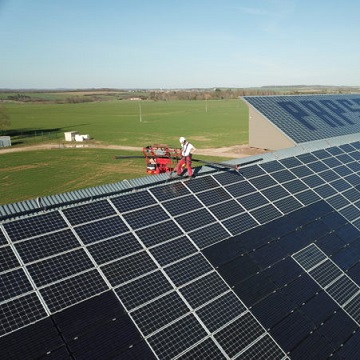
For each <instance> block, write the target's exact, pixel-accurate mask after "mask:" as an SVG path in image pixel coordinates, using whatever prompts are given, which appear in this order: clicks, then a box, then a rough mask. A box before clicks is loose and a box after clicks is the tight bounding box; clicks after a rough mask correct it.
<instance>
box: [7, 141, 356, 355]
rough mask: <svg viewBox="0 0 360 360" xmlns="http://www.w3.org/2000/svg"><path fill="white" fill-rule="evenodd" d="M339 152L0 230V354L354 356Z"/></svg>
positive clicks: (352, 222)
mask: <svg viewBox="0 0 360 360" xmlns="http://www.w3.org/2000/svg"><path fill="white" fill-rule="evenodd" d="M347 145H348V146H330V147H327V148H324V149H321V150H315V151H312V152H311V151H310V152H303V153H302V154H297V155H293V156H289V157H285V158H281V159H275V158H271V160H270V161H263V162H259V163H258V164H254V165H251V166H247V167H244V168H243V169H241V170H240V173H237V172H233V171H219V172H212V173H207V174H205V175H203V176H199V177H197V178H195V179H192V180H190V181H184V182H182V181H180V182H178V181H176V182H170V183H167V184H162V185H158V186H153V187H150V188H148V189H143V190H139V191H136V192H133V193H127V194H123V195H121V194H119V195H116V196H114V195H112V196H109V197H108V198H104V199H100V200H97V201H91V202H88V203H86V204H79V205H73V206H67V207H64V208H58V209H54V210H52V211H48V212H47V211H40V212H39V213H36V214H33V215H29V216H27V217H22V218H18V219H13V220H7V221H3V222H2V223H0V357H2V356H4V354H6V356H7V355H8V353H9V352H10V353H12V354H19V352H20V353H21V348H22V349H24V350H23V351H29V353H31V354H32V356H33V357H34V358H40V357H41V356H45V354H47V353H52V354H54V356H55V355H56V354H61V356H62V357H63V358H66V356H67V357H68V358H77V357H83V358H91V357H95V358H96V357H97V358H111V357H119V358H122V357H123V358H127V357H129V358H131V357H132V358H159V359H167V358H180V359H181V358H183V359H186V358H188V359H192V358H194V357H196V356H198V357H200V358H202V357H205V358H206V357H209V358H244V359H247V358H264V359H286V358H287V357H289V358H292V359H303V358H304V357H303V356H304V354H307V353H312V354H316V356H317V358H327V357H329V356H331V355H332V354H334V355H338V356H339V357H341V356H343V355H344V354H348V353H349V352H350V348H349V347H350V346H353V345H352V344H353V340H352V339H353V338H355V336H357V335H356V334H357V332H354V331H355V330H356V329H358V326H359V321H360V320H359V316H358V311H357V309H358V304H359V301H360V300H359V294H360V290H359V289H360V277H359V276H358V271H359V268H360V256H359V254H360V246H359V245H358V244H359V240H360V188H359V184H360V173H359V171H360V169H359V167H358V166H356V164H358V161H359V156H360V146H359V144H358V142H354V143H350V144H347ZM344 155H346V157H345V156H344ZM343 290H344V291H343ZM49 318H51V320H52V321H50V322H48V321H47V320H49ZM337 328H341V329H342V332H343V334H342V335H341V337H340V338H341V341H338V342H334V339H333V338H332V335H331V334H332V331H333V330H335V329H337ZM32 329H33V331H31V330H32ZM43 333H46V334H44V335H43V336H42V335H41V334H43ZM45 335H46V336H45ZM345 335H346V336H345ZM42 339H46V340H42ZM319 339H321V341H320V340H319ZM13 340H14V341H15V340H16V344H17V346H14V345H12V344H14V342H13ZM320 345H321V346H320ZM309 346H312V347H313V348H312V349H311V348H308V347H309ZM319 346H320V347H319ZM29 349H30V350H29ZM64 354H65V355H64ZM14 356H15V355H14ZM59 356H60V355H59ZM14 358H16V357H14ZM335 358H336V357H335Z"/></svg>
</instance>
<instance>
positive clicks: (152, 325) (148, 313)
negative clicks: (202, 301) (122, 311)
mask: <svg viewBox="0 0 360 360" xmlns="http://www.w3.org/2000/svg"><path fill="white" fill-rule="evenodd" d="M187 313H189V308H188V307H187V306H186V304H185V303H184V302H183V301H182V299H181V298H180V296H179V295H178V294H177V293H176V292H172V293H170V294H168V295H165V296H164V297H161V298H159V299H157V300H154V301H153V302H151V303H149V304H147V305H144V306H143V307H140V308H138V309H136V310H134V311H132V312H131V316H132V317H133V318H134V320H135V322H136V323H137V324H138V326H139V328H140V330H141V332H142V333H143V334H144V335H145V336H146V335H149V334H151V333H153V332H155V331H156V330H158V329H160V328H162V327H163V326H164V325H166V324H169V323H171V322H172V321H174V320H176V319H178V318H180V317H181V316H183V315H185V314H187Z"/></svg>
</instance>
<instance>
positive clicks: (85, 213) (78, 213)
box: [62, 200, 115, 225]
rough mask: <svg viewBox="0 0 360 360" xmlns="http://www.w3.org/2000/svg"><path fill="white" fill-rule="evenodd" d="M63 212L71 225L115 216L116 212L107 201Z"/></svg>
mask: <svg viewBox="0 0 360 360" xmlns="http://www.w3.org/2000/svg"><path fill="white" fill-rule="evenodd" d="M62 212H63V213H64V215H65V216H66V218H67V219H68V220H69V222H70V224H71V225H78V224H82V223H85V222H89V221H93V220H97V219H101V218H104V217H108V216H111V215H114V214H115V210H114V209H113V207H112V206H111V205H110V204H109V203H108V202H107V201H106V200H102V201H97V202H93V203H89V204H85V205H80V206H77V207H74V208H68V209H64V210H63V211H62Z"/></svg>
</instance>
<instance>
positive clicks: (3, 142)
mask: <svg viewBox="0 0 360 360" xmlns="http://www.w3.org/2000/svg"><path fill="white" fill-rule="evenodd" d="M8 146H11V138H10V136H0V148H1V147H8Z"/></svg>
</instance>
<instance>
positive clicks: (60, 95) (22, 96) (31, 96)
mask: <svg viewBox="0 0 360 360" xmlns="http://www.w3.org/2000/svg"><path fill="white" fill-rule="evenodd" d="M354 92H355V93H356V92H357V93H358V92H360V90H359V89H358V88H357V89H356V88H353V87H324V86H319V87H306V86H304V87H300V86H294V87H285V86H278V87H276V86H274V87H259V88H235V89H225V88H214V89H179V90H145V89H143V90H141V89H140V90H116V89H98V90H97V89H88V90H72V91H65V92H64V91H49V92H45V91H35V90H32V91H31V92H26V91H19V92H18V93H6V92H4V91H0V101H18V102H37V103H56V104H79V103H87V102H95V101H114V100H152V101H175V100H227V99H238V98H239V97H241V96H254V95H257V96H267V95H301V94H344V93H354Z"/></svg>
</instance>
